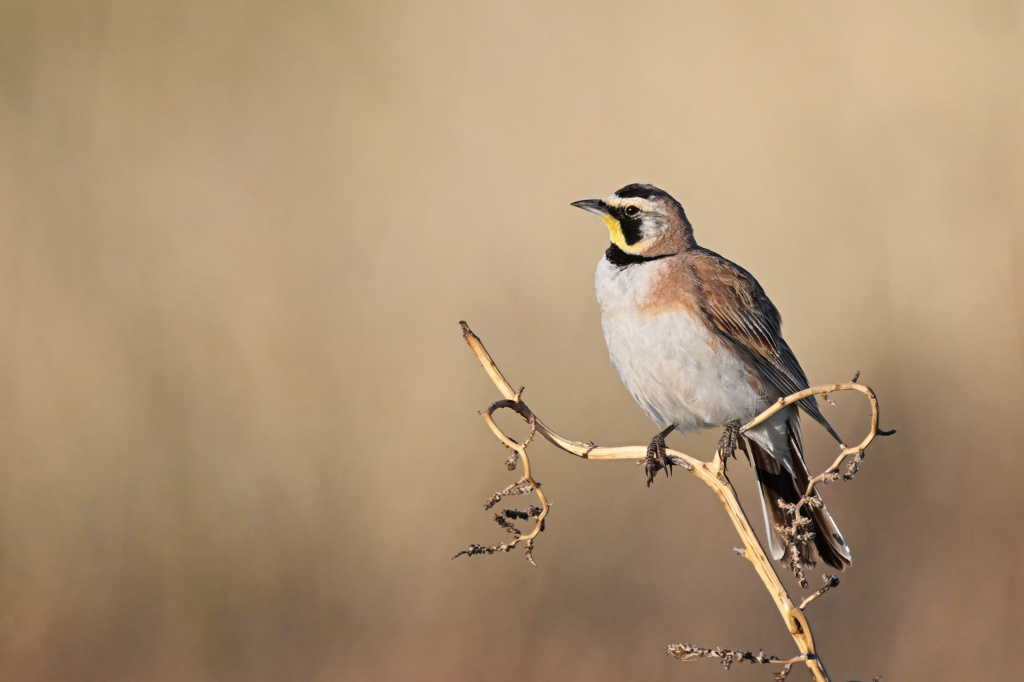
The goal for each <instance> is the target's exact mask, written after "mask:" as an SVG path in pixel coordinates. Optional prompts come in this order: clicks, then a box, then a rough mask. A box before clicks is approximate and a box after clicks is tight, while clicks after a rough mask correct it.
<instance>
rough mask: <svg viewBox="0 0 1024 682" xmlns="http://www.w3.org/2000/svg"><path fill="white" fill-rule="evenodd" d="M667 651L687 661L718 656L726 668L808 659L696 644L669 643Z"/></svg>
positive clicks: (787, 663) (789, 663)
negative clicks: (733, 665)
mask: <svg viewBox="0 0 1024 682" xmlns="http://www.w3.org/2000/svg"><path fill="white" fill-rule="evenodd" d="M665 653H666V654H668V655H669V656H672V657H673V658H676V659H678V660H680V661H686V662H689V661H697V660H700V659H702V658H718V659H721V661H722V667H723V668H725V669H726V670H728V669H729V668H731V667H732V664H733V663H737V662H743V661H746V662H748V663H760V664H762V665H764V664H768V663H778V664H780V665H792V664H793V663H800V662H802V661H806V660H807V657H806V656H797V657H796V658H787V659H781V658H777V657H776V656H769V655H768V654H766V653H765V652H763V651H761V652H758V653H756V654H755V653H754V652H752V651H732V650H729V649H723V648H722V647H717V648H714V649H707V648H705V647H700V646H696V645H694V644H669V645H668V646H667V647H665Z"/></svg>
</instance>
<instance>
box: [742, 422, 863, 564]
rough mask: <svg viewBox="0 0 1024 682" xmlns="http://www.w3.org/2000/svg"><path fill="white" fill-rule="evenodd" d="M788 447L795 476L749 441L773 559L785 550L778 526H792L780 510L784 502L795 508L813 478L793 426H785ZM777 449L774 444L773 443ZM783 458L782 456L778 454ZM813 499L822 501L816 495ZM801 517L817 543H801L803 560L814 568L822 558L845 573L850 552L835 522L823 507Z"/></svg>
mask: <svg viewBox="0 0 1024 682" xmlns="http://www.w3.org/2000/svg"><path fill="white" fill-rule="evenodd" d="M786 431H787V439H786V440H787V441H788V442H787V445H788V446H789V450H790V452H789V454H790V455H791V461H792V464H793V473H794V474H795V476H794V475H791V474H790V472H789V471H788V470H787V469H786V468H785V467H784V466H782V464H780V463H779V460H778V459H776V457H773V456H772V454H771V453H769V452H768V451H767V450H765V449H764V448H763V447H761V446H760V445H758V444H757V443H756V442H754V441H753V440H749V439H748V440H747V444H748V445H749V447H750V454H751V458H752V461H753V465H754V471H756V472H757V481H758V483H759V484H760V488H761V508H762V510H763V511H764V522H765V526H766V527H767V531H768V548H769V550H770V551H771V555H772V558H773V559H776V560H779V559H782V557H783V555H784V554H785V550H786V546H785V542H784V541H783V539H782V536H781V535H780V534H779V532H778V531H777V530H776V528H775V526H776V525H781V526H789V525H790V522H789V520H788V519H787V517H786V511H785V510H784V509H782V507H780V506H779V502H780V501H782V502H784V503H785V504H796V503H797V502H799V501H800V496H801V495H802V494H803V493H804V491H806V490H807V485H808V483H809V482H810V475H809V474H808V473H807V465H806V464H805V463H804V458H803V454H802V452H801V448H800V436H799V435H798V433H797V432H796V430H795V429H794V427H793V426H792V424H791V420H787V422H786ZM773 445H774V443H773ZM779 454H782V453H779ZM814 497H815V498H817V499H819V500H820V499H821V498H820V497H819V496H818V493H817V491H815V492H814ZM801 516H804V517H807V518H810V520H811V522H812V526H811V528H810V530H812V531H813V532H814V540H813V541H809V542H803V543H798V547H799V550H800V558H801V560H802V561H803V563H804V564H805V565H807V566H813V565H814V564H815V563H816V562H817V560H818V559H819V558H820V559H821V560H822V561H824V562H825V563H826V564H828V565H829V566H832V567H834V568H837V569H839V570H840V571H842V570H844V569H845V568H846V567H847V566H849V565H850V562H851V557H850V548H849V547H848V546H847V545H846V540H844V539H843V535H842V533H840V532H839V528H838V527H837V526H836V522H835V521H833V520H832V517H831V516H830V515H829V513H828V510H827V509H826V508H825V505H824V504H822V505H821V506H820V507H818V508H816V509H812V508H810V505H806V504H805V505H804V507H803V509H802V510H801Z"/></svg>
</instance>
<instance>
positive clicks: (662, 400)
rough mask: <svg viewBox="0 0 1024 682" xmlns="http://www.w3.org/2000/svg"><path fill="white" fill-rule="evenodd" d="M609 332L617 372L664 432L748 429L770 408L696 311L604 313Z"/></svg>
mask: <svg viewBox="0 0 1024 682" xmlns="http://www.w3.org/2000/svg"><path fill="white" fill-rule="evenodd" d="M602 327H603V328H604V337H605V341H606V343H607V344H608V352H609V354H610V356H611V361H612V365H613V366H614V367H615V370H616V371H617V372H618V373H619V377H620V378H621V379H622V381H623V383H624V384H625V385H626V388H628V389H629V392H630V393H631V394H632V395H633V397H634V398H635V399H636V401H637V402H638V403H639V404H640V406H641V407H642V408H643V410H644V411H645V412H646V413H647V415H648V416H649V417H650V418H651V419H653V420H654V421H655V422H656V423H657V424H658V425H659V426H663V427H664V426H668V425H669V424H675V425H676V426H677V428H679V429H680V430H682V431H692V430H697V429H706V428H711V427H715V426H724V425H725V424H728V423H729V422H731V421H733V420H737V419H738V420H740V422H744V421H747V420H748V419H750V418H751V417H753V416H754V415H756V414H757V413H758V412H759V411H760V409H761V408H762V407H763V406H764V405H766V403H767V401H766V400H765V398H764V397H763V396H761V395H760V394H759V393H758V392H757V391H756V390H755V388H754V386H755V385H756V384H757V379H756V376H755V375H754V374H753V372H752V371H751V370H750V368H749V367H748V366H747V365H746V363H744V362H743V361H742V360H741V359H740V358H739V357H737V356H736V355H735V354H734V353H733V352H732V350H731V349H729V348H728V347H726V346H725V344H724V343H723V342H722V341H721V340H719V339H718V338H716V337H715V335H714V332H713V331H712V330H711V329H709V328H708V327H707V326H706V325H705V324H704V322H703V321H702V320H700V319H697V318H696V317H694V315H693V314H692V313H691V312H689V311H686V310H674V311H670V312H665V313H661V314H653V315H652V314H646V313H645V312H644V311H642V310H638V309H637V308H636V307H632V308H630V307H629V306H623V307H617V306H615V305H607V306H606V305H602Z"/></svg>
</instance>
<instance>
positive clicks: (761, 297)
mask: <svg viewBox="0 0 1024 682" xmlns="http://www.w3.org/2000/svg"><path fill="white" fill-rule="evenodd" d="M691 254H692V260H691V263H692V267H693V273H694V275H696V277H695V280H696V282H697V294H698V297H699V300H700V306H701V309H702V311H703V312H704V314H705V316H706V317H707V320H708V321H709V322H710V323H711V325H712V326H713V327H714V329H715V330H716V331H717V332H718V334H719V336H720V337H721V338H723V339H724V340H726V341H727V342H728V343H729V344H730V345H731V346H732V347H733V349H735V350H736V351H737V352H739V353H741V354H743V355H744V356H746V357H747V359H748V360H749V361H750V362H751V364H752V365H753V366H754V368H755V369H756V370H757V371H758V372H759V373H760V374H761V376H762V377H763V378H764V379H766V380H767V381H769V382H771V383H772V384H773V385H774V386H775V387H776V388H777V389H778V390H779V393H781V394H782V395H784V396H786V395H790V394H791V393H796V392H797V391H802V390H803V389H805V388H807V387H808V385H807V375H805V374H804V370H803V369H802V368H801V367H800V363H799V362H797V359H796V356H795V355H793V351H792V350H790V348H789V346H788V345H787V344H786V341H785V340H784V339H783V338H782V316H781V315H779V311H778V309H777V308H776V307H775V305H774V304H773V303H772V302H771V301H770V300H769V299H768V295H767V294H765V293H764V289H762V288H761V285H760V284H758V283H757V280H756V279H754V276H753V275H751V274H750V273H749V272H747V271H746V270H744V269H743V268H741V267H740V266H738V265H736V264H735V263H733V262H732V261H730V260H727V259H725V258H723V257H721V256H719V255H718V254H717V253H715V252H714V251H708V250H707V249H702V248H699V247H698V248H696V249H694V250H693V251H692V252H691ZM800 407H802V408H803V409H804V411H806V412H807V414H809V415H811V417H813V418H814V419H815V421H817V422H818V423H820V424H821V425H822V426H824V427H825V428H826V429H827V430H828V432H829V433H830V434H832V436H833V437H834V438H835V439H836V440H837V441H839V442H840V443H841V442H842V440H841V439H840V438H839V436H838V435H837V434H836V432H835V431H834V430H833V429H832V426H831V425H830V424H829V423H828V421H827V420H826V419H825V417H824V416H823V415H822V414H821V411H820V410H819V409H818V404H817V402H816V401H815V399H814V397H813V396H811V397H810V398H805V399H804V400H801V401H800Z"/></svg>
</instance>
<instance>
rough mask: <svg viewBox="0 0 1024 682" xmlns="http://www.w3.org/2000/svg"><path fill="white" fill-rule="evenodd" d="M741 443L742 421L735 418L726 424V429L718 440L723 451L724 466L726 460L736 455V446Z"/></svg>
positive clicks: (719, 449) (719, 447)
mask: <svg viewBox="0 0 1024 682" xmlns="http://www.w3.org/2000/svg"><path fill="white" fill-rule="evenodd" d="M739 444H740V422H739V420H738V419H734V420H733V421H731V422H729V423H728V424H726V425H725V431H723V432H722V437H721V438H720V439H719V440H718V451H719V452H720V453H721V457H722V466H723V467H724V466H725V460H727V459H729V457H735V456H736V448H737V447H738V446H739Z"/></svg>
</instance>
